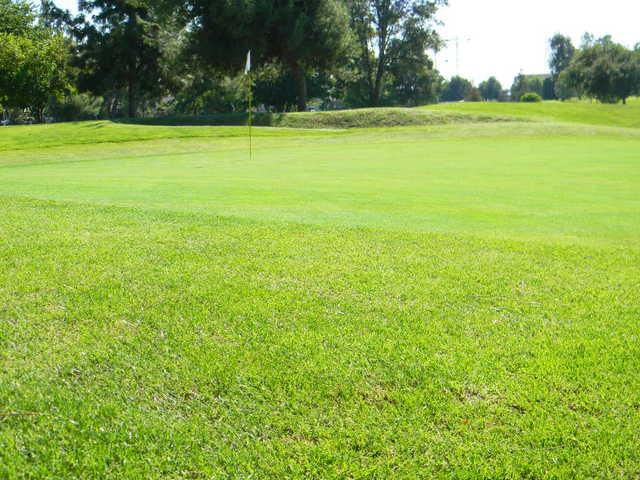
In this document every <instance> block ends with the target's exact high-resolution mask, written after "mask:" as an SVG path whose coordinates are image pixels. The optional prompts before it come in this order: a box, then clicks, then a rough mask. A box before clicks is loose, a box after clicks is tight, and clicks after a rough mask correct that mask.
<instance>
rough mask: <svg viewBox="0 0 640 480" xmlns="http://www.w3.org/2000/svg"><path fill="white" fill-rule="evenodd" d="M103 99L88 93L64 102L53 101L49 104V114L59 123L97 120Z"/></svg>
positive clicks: (69, 97)
mask: <svg viewBox="0 0 640 480" xmlns="http://www.w3.org/2000/svg"><path fill="white" fill-rule="evenodd" d="M101 105H102V99H100V98H96V97H92V96H91V95H88V94H86V93H81V94H79V95H69V96H67V97H65V98H64V99H63V100H57V99H53V100H52V101H51V103H50V104H49V109H48V110H49V114H50V115H51V116H52V117H53V118H54V120H55V121H57V122H73V121H77V120H95V119H97V118H98V117H99V116H100V107H101Z"/></svg>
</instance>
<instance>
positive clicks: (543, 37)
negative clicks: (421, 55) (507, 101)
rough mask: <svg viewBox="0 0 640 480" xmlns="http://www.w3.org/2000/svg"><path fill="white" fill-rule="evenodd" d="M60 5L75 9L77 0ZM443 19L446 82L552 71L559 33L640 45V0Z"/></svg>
mask: <svg viewBox="0 0 640 480" xmlns="http://www.w3.org/2000/svg"><path fill="white" fill-rule="evenodd" d="M56 3H57V4H58V5H59V6H61V7H63V8H68V9H71V10H75V9H76V5H77V0H56ZM438 19H439V20H440V21H441V22H442V23H443V24H442V25H441V26H439V27H438V31H439V33H440V34H441V36H442V37H443V38H444V39H447V40H449V41H448V43H447V47H446V48H445V49H443V50H442V51H441V52H440V53H439V54H438V55H436V67H437V68H438V70H440V72H441V73H442V74H443V75H444V76H445V77H446V78H450V77H451V76H453V75H456V74H459V75H462V76H463V77H466V78H468V79H470V80H472V81H474V82H475V83H476V84H478V83H480V82H481V81H482V80H486V79H487V78H489V77H490V76H492V75H493V76H495V77H497V78H498V80H500V82H501V83H502V84H503V86H504V87H509V86H510V85H511V83H512V82H513V78H514V77H515V76H516V75H517V74H518V73H520V72H523V73H531V74H535V73H545V72H547V71H548V70H549V67H548V58H549V47H548V43H549V39H550V38H551V37H552V36H553V35H554V34H555V33H562V34H564V35H569V36H570V37H571V38H572V39H573V41H574V44H575V45H576V46H577V45H579V44H580V39H581V38H582V35H583V34H584V33H585V32H590V33H593V34H594V35H595V36H596V37H601V36H604V35H607V34H610V35H611V36H612V37H613V39H614V40H615V41H617V42H620V43H622V44H624V45H626V46H628V47H633V46H634V45H635V44H636V43H638V42H640V28H639V27H638V25H639V24H640V1H639V0H606V1H604V2H603V1H602V0H536V1H534V2H531V1H526V2H525V1H524V0H449V6H447V7H444V8H442V9H441V10H440V11H439V12H438ZM456 37H457V38H458V39H459V41H458V48H457V49H456V46H455V45H456V42H455V40H454V39H455V38H456ZM456 50H457V52H458V53H457V55H456Z"/></svg>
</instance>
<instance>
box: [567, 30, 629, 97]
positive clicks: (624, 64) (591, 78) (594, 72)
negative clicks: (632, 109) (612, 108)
mask: <svg viewBox="0 0 640 480" xmlns="http://www.w3.org/2000/svg"><path fill="white" fill-rule="evenodd" d="M585 45H586V46H585V47H584V48H582V49H581V50H580V51H579V52H578V53H577V54H576V56H575V58H574V60H573V61H572V63H571V66H570V67H569V69H568V70H567V71H568V75H567V78H568V79H569V80H570V81H571V84H572V86H573V87H575V88H579V89H581V90H582V91H583V92H584V93H585V94H587V95H589V96H591V97H594V98H596V99H598V100H600V101H601V102H604V103H616V102H618V101H620V100H622V103H626V102H627V98H629V97H630V96H631V95H633V94H636V93H638V92H640V54H639V53H638V52H637V51H635V50H629V49H627V48H625V47H624V46H623V45H620V44H618V43H615V42H613V40H612V39H611V37H608V36H607V37H603V38H601V39H599V40H596V41H591V42H590V43H585Z"/></svg>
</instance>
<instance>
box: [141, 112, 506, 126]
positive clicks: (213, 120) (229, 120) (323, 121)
mask: <svg viewBox="0 0 640 480" xmlns="http://www.w3.org/2000/svg"><path fill="white" fill-rule="evenodd" d="M513 120H514V119H513V117H511V116H505V115H494V114H475V113H465V112H449V111H442V112H441V111H432V110H423V109H411V108H362V109H358V110H340V111H331V112H304V113H256V114H254V116H253V123H254V124H255V125H258V126H269V127H283V128H373V127H378V128H383V127H398V126H425V125H448V124H460V123H491V122H505V121H513ZM135 122H136V123H139V124H147V125H246V124H247V123H248V116H247V115H246V114H244V113H238V114H220V115H209V116H201V117H189V116H186V117H160V118H147V119H138V120H135Z"/></svg>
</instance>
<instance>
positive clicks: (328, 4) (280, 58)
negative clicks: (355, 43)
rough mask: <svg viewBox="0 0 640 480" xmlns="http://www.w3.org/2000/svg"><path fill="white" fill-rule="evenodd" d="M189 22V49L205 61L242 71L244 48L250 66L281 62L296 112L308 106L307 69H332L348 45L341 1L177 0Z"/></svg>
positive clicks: (220, 67)
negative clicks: (291, 85) (292, 91)
mask: <svg viewBox="0 0 640 480" xmlns="http://www.w3.org/2000/svg"><path fill="white" fill-rule="evenodd" d="M176 5H177V6H183V5H184V6H185V12H186V16H187V18H188V21H189V25H190V26H191V37H190V40H191V41H190V44H191V50H192V51H193V52H194V53H195V54H196V55H197V56H198V57H199V58H201V59H202V60H204V61H205V62H206V63H207V64H208V65H210V66H212V67H215V68H217V69H221V70H225V71H227V72H229V73H231V72H235V73H237V71H238V70H239V69H240V67H241V65H242V64H243V61H244V57H245V55H246V53H247V51H248V50H251V54H252V60H253V64H254V67H259V66H262V65H266V64H271V63H274V62H277V63H281V64H282V65H284V66H285V67H286V68H287V69H288V71H289V73H290V74H291V76H292V78H293V79H294V82H295V90H296V97H297V106H298V110H306V104H307V79H306V76H307V73H308V71H309V70H313V69H331V68H332V67H334V66H337V65H338V64H339V63H341V62H342V60H343V59H344V58H345V56H346V54H347V52H348V51H349V48H350V46H351V37H350V30H349V19H348V14H347V11H346V8H345V6H344V4H343V2H342V1H339V0H307V1H305V2H300V1H285V0H280V1H266V0H263V1H253V0H237V1H234V2H228V1H224V2H222V1H214V2H212V1H210V0H187V2H182V1H180V2H177V3H176Z"/></svg>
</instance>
